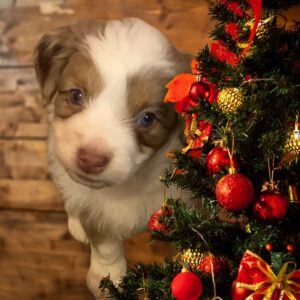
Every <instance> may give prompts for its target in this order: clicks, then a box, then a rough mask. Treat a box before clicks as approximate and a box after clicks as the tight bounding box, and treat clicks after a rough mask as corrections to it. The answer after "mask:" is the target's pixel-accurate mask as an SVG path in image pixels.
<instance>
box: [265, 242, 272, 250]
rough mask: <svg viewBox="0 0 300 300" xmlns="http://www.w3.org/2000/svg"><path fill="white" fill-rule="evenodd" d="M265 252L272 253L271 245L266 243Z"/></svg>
mask: <svg viewBox="0 0 300 300" xmlns="http://www.w3.org/2000/svg"><path fill="white" fill-rule="evenodd" d="M266 250H267V251H272V250H273V245H272V244H271V243H268V244H267V245H266Z"/></svg>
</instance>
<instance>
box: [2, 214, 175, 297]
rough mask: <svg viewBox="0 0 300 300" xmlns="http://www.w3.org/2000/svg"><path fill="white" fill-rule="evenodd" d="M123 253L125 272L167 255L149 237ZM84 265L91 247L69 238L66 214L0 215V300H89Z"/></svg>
mask: <svg viewBox="0 0 300 300" xmlns="http://www.w3.org/2000/svg"><path fill="white" fill-rule="evenodd" d="M125 247H126V250H125V251H126V256H127V259H128V264H129V267H132V266H133V265H134V264H135V263H136V262H137V261H139V260H143V261H145V262H153V261H161V260H162V257H163V256H164V255H168V254H170V250H169V248H168V247H166V246H164V245H162V244H158V243H149V236H148V234H140V235H138V236H136V237H134V238H131V239H130V240H128V241H127V242H126V245H125ZM153 253H154V255H153ZM88 265H89V247H88V246H85V245H83V244H81V243H79V242H76V241H75V240H73V239H72V238H71V236H70V235H69V234H68V231H67V226H66V215H65V214H64V213H54V212H53V213H51V214H49V213H45V212H43V213H42V212H26V211H10V210H0V266H1V268H0V278H1V281H0V299H5V300H16V299H24V300H29V299H32V300H44V299H49V300H54V299H61V300H67V299H75V300H77V299H78V300H83V299H92V298H91V296H90V294H89V292H88V290H87V288H86V287H85V275H86V272H87V268H88Z"/></svg>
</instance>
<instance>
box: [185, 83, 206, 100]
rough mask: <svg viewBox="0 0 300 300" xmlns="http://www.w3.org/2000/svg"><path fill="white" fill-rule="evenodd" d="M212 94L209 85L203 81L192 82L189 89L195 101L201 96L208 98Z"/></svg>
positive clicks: (190, 95)
mask: <svg viewBox="0 0 300 300" xmlns="http://www.w3.org/2000/svg"><path fill="white" fill-rule="evenodd" d="M209 96H210V89H209V86H208V85H207V84H206V83H205V82H203V81H196V82H194V83H192V85H191V87H190V89H189V97H190V98H191V99H192V100H193V101H194V102H198V100H199V98H205V99H208V98H209Z"/></svg>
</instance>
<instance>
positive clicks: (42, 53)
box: [33, 26, 76, 104]
mask: <svg viewBox="0 0 300 300" xmlns="http://www.w3.org/2000/svg"><path fill="white" fill-rule="evenodd" d="M75 44H76V43H74V35H73V33H72V31H71V28H70V26H66V27H62V28H59V29H57V30H55V31H53V32H51V33H49V34H45V35H44V36H43V37H42V38H41V39H40V40H39V42H38V43H37V45H36V46H35V48H34V52H33V60H34V66H35V72H36V77H37V81H38V83H39V85H40V88H41V91H42V96H43V98H44V100H45V102H46V103H45V104H49V103H50V101H51V99H52V98H53V96H54V94H55V91H56V88H57V84H58V81H59V77H60V75H61V73H62V71H63V70H64V68H65V66H66V65H67V63H68V59H69V57H70V56H71V55H72V54H73V53H74V52H75V51H76V48H75V46H76V45H75Z"/></svg>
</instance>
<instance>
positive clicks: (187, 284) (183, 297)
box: [171, 272, 203, 300]
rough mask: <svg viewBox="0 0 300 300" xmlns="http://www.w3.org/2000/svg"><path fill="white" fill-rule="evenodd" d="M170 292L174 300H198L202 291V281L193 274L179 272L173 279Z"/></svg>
mask: <svg viewBox="0 0 300 300" xmlns="http://www.w3.org/2000/svg"><path fill="white" fill-rule="evenodd" d="M171 291H172V294H173V296H174V297H175V299H176V300H198V298H199V297H200V296H201V294H202V291H203V286H202V281H201V279H200V278H199V277H198V276H197V275H196V274H195V273H193V272H181V273H179V274H177V275H176V276H175V277H174V278H173V280H172V283H171Z"/></svg>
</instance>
